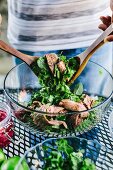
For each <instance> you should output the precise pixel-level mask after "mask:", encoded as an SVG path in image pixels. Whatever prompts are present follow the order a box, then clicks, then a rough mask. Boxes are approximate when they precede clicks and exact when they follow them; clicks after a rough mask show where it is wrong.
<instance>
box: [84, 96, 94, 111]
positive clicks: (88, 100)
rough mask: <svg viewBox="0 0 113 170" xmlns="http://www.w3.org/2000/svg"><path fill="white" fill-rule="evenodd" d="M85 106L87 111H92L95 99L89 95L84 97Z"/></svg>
mask: <svg viewBox="0 0 113 170" xmlns="http://www.w3.org/2000/svg"><path fill="white" fill-rule="evenodd" d="M82 102H83V104H84V105H85V107H86V108H87V109H91V106H92V104H93V102H94V99H92V98H91V97H90V96H88V95H87V94H85V95H84V99H83V101H82Z"/></svg>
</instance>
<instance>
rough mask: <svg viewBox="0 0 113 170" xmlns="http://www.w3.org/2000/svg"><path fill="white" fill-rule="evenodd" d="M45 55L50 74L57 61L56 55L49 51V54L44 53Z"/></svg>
mask: <svg viewBox="0 0 113 170" xmlns="http://www.w3.org/2000/svg"><path fill="white" fill-rule="evenodd" d="M45 57H46V59H47V63H48V66H49V68H50V70H51V72H52V74H54V68H55V64H56V63H57V61H58V56H57V55H56V54H54V53H51V54H46V55H45Z"/></svg>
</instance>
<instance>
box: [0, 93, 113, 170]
mask: <svg viewBox="0 0 113 170" xmlns="http://www.w3.org/2000/svg"><path fill="white" fill-rule="evenodd" d="M0 102H6V99H5V96H4V94H3V90H0ZM111 112H113V102H112V103H111V105H110V108H109V110H108V112H107V114H106V115H105V117H104V118H103V120H102V121H101V123H99V124H98V125H97V126H96V127H94V128H93V129H92V130H90V131H89V132H87V133H84V134H81V135H79V137H82V138H85V139H88V140H94V139H96V140H97V141H98V142H99V143H100V144H101V145H104V146H105V147H107V148H108V149H110V150H113V139H112V137H111V135H110V131H109V128H108V117H109V114H110V113H111ZM12 119H13V121H14V124H15V127H14V131H15V135H14V141H15V143H10V145H9V146H7V147H6V148H4V153H5V154H6V155H7V157H12V156H14V155H18V156H22V155H23V154H24V153H25V151H26V150H27V149H29V148H30V147H31V146H34V145H36V144H37V143H40V142H42V141H43V140H45V139H47V138H48V136H43V135H38V134H34V133H32V132H30V131H29V130H28V129H26V128H25V127H23V126H22V125H21V124H20V123H19V122H18V120H17V119H15V118H14V117H12ZM19 137H20V139H21V140H20V142H16V141H18V139H19ZM111 161H112V162H113V160H111ZM112 164H113V163H112ZM107 167H108V170H109V169H110V170H111V168H109V163H108V166H107Z"/></svg>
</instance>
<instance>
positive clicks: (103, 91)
mask: <svg viewBox="0 0 113 170" xmlns="http://www.w3.org/2000/svg"><path fill="white" fill-rule="evenodd" d="M90 69H91V70H92V71H90ZM78 82H81V83H82V84H83V87H84V93H86V94H89V95H91V96H94V97H97V96H101V97H104V101H102V102H101V103H100V104H98V105H97V106H95V107H93V108H91V109H88V110H85V111H76V112H70V111H69V112H68V113H66V114H65V116H67V115H70V114H71V115H75V114H79V115H81V113H83V112H86V111H87V112H89V115H90V116H91V119H88V120H87V119H86V120H84V123H83V124H82V125H81V126H78V127H77V128H74V129H71V128H68V129H64V128H62V127H60V128H53V127H52V128H51V127H50V126H47V125H45V124H44V125H43V126H42V124H40V123H39V125H36V124H34V122H33V120H32V119H31V117H30V114H31V113H32V112H35V113H38V114H39V115H41V116H42V115H48V114H50V113H47V112H43V111H40V110H38V109H37V110H33V109H30V108H28V107H27V105H28V103H29V101H30V99H31V95H32V94H33V92H34V91H36V90H39V89H40V88H41V85H40V83H39V81H38V78H37V77H36V75H35V74H34V73H33V72H32V70H31V69H30V68H29V67H28V66H27V65H26V64H25V63H22V64H20V65H18V66H16V67H14V68H12V69H11V70H10V71H9V72H8V74H7V75H6V77H5V80H4V92H5V95H6V99H7V102H8V104H9V106H10V108H11V110H12V113H13V115H14V116H15V117H16V118H17V119H18V120H19V121H20V123H21V124H22V125H23V126H25V127H27V128H28V129H29V130H31V131H32V132H35V133H39V134H43V135H48V136H51V137H55V136H58V135H59V134H60V135H61V136H66V135H67V134H71V135H72V133H74V134H79V133H84V132H86V131H88V130H90V129H91V128H93V127H94V126H96V124H97V123H98V122H100V121H101V119H102V118H103V116H104V115H105V113H106V111H107V110H108V109H109V105H110V101H111V96H112V90H113V78H112V76H111V74H110V73H109V72H108V71H107V70H106V69H104V68H103V67H101V66H100V65H98V64H96V63H94V62H88V64H87V66H86V67H85V69H84V71H83V72H82V74H81V75H80V76H79V78H78V79H77V80H76V81H75V82H74V83H73V86H72V88H73V87H74V86H75V85H76V83H78ZM20 93H21V98H20ZM58 116H59V115H58ZM39 122H40V121H39ZM40 125H41V126H40Z"/></svg>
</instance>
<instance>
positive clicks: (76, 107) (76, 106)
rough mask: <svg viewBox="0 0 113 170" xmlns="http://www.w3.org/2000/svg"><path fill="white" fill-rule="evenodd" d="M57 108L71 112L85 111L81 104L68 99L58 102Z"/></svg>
mask: <svg viewBox="0 0 113 170" xmlns="http://www.w3.org/2000/svg"><path fill="white" fill-rule="evenodd" d="M59 106H62V107H64V108H65V109H67V110H71V111H83V110H87V109H86V107H85V106H84V105H83V103H82V102H75V101H72V100H70V99H63V100H61V101H60V103H59Z"/></svg>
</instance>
